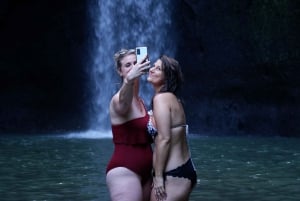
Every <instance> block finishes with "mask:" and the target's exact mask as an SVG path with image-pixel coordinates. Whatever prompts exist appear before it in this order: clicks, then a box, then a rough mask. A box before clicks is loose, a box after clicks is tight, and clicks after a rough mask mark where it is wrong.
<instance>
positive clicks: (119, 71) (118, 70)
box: [117, 68, 123, 77]
mask: <svg viewBox="0 0 300 201" xmlns="http://www.w3.org/2000/svg"><path fill="white" fill-rule="evenodd" d="M117 73H118V74H119V75H120V77H123V75H122V72H121V68H117Z"/></svg>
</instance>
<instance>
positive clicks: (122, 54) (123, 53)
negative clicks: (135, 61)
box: [114, 49, 135, 70]
mask: <svg viewBox="0 0 300 201" xmlns="http://www.w3.org/2000/svg"><path fill="white" fill-rule="evenodd" d="M130 54H135V50H134V49H121V50H120V51H118V52H116V53H115V54H114V60H115V66H116V68H117V70H119V69H120V68H121V60H122V59H123V58H124V57H125V56H127V55H130Z"/></svg>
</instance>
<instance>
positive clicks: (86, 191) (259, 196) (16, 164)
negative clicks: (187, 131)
mask: <svg viewBox="0 0 300 201" xmlns="http://www.w3.org/2000/svg"><path fill="white" fill-rule="evenodd" d="M189 142H190V146H191V152H192V156H193V160H194V163H195V165H196V168H197V172H198V177H199V179H198V184H197V186H196V188H195V189H194V191H193V193H192V195H191V198H190V200H191V201H198V200H199V201H201V200H205V201H219V200H222V201H235V200H236V201H250V200H251V201H252V200H256V201H258V200H261V201H296V200H297V201H298V200H299V199H300V191H299V187H300V139H297V138H278V137H274V138H271V137H270V138H262V137H195V136H191V137H190V138H189ZM112 149H113V146H112V143H111V139H102V138H89V137H88V136H87V137H84V136H80V137H74V135H73V136H72V137H70V136H69V135H66V136H56V137H49V136H30V137H28V136H27V137H26V136H14V137H8V136H1V137H0V155H1V158H0V200H1V201H15V200H18V201H19V200H22V201H23V200H24V201H26V200H32V201H33V200H37V201H39V200H59V201H64V200H73V201H76V200H78V201H92V200H93V201H108V200H109V197H108V193H107V188H106V185H105V166H106V164H107V162H108V160H109V157H110V155H111V152H112Z"/></svg>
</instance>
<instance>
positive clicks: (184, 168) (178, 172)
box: [163, 159, 197, 188]
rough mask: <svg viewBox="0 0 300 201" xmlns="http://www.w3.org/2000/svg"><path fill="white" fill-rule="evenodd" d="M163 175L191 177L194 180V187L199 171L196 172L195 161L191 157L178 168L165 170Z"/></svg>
mask: <svg viewBox="0 0 300 201" xmlns="http://www.w3.org/2000/svg"><path fill="white" fill-rule="evenodd" d="M163 176H164V179H166V176H172V177H181V178H186V179H189V180H190V181H191V182H192V188H193V187H194V186H195V184H196V183H197V173H196V170H195V166H194V164H193V161H192V160H191V159H189V160H188V161H187V162H186V163H184V164H183V165H181V166H178V167H177V168H175V169H173V170H169V171H167V172H164V174H163Z"/></svg>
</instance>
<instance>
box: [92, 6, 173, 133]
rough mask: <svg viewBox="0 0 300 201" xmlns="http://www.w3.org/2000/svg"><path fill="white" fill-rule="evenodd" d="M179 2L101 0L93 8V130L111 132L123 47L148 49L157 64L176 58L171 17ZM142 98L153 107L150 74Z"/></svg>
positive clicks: (151, 58) (144, 82) (144, 81)
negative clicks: (118, 57) (119, 54)
mask: <svg viewBox="0 0 300 201" xmlns="http://www.w3.org/2000/svg"><path fill="white" fill-rule="evenodd" d="M174 2H175V1H173V2H172V1H171V0H166V1H160V0H154V1H139V0H127V1H100V0H98V4H97V6H95V5H94V6H93V8H91V9H92V10H91V12H90V13H92V18H93V22H94V24H93V25H92V26H93V29H94V31H95V35H96V38H95V40H94V42H93V43H95V44H93V45H94V46H95V47H96V48H95V51H94V53H93V54H94V55H93V58H94V60H93V67H92V70H91V72H90V73H91V76H92V80H93V85H94V86H93V87H91V88H92V90H93V94H94V100H93V112H91V113H92V114H91V129H92V130H100V131H108V130H110V120H109V102H110V99H111V97H112V95H113V94H114V93H115V92H117V90H118V89H119V87H120V84H121V79H120V78H119V76H118V74H117V72H116V70H115V66H114V61H113V55H114V53H115V52H116V51H118V50H120V49H121V48H127V49H130V48H135V47H136V46H147V47H148V53H149V57H150V60H151V61H152V62H154V61H155V60H156V59H157V58H158V57H159V55H160V54H161V53H165V54H168V55H169V56H174V55H175V53H176V47H177V46H176V36H175V34H174V33H175V31H174V30H175V29H174V23H173V22H172V19H171V14H172V10H174V9H173V8H174V7H175V5H174ZM140 92H141V97H142V98H143V99H144V100H145V102H146V105H147V106H149V103H150V101H151V97H152V95H153V91H152V87H151V86H150V84H149V83H147V82H146V75H144V76H143V77H141V81H140Z"/></svg>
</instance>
